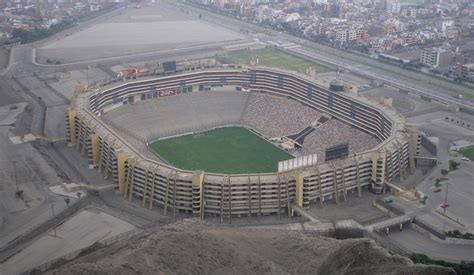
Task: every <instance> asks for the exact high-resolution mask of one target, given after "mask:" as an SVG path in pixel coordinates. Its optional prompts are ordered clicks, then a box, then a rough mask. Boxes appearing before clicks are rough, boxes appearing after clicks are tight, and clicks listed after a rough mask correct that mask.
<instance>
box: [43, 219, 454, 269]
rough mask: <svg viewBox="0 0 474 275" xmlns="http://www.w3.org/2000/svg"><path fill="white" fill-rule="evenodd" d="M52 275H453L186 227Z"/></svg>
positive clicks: (292, 235) (384, 257) (315, 242)
mask: <svg viewBox="0 0 474 275" xmlns="http://www.w3.org/2000/svg"><path fill="white" fill-rule="evenodd" d="M47 274H115V275H117V274H454V273H453V272H450V270H449V269H445V268H440V267H433V266H422V265H413V263H412V262H411V261H410V260H408V259H406V258H402V257H399V256H390V255H389V254H388V253H387V252H386V251H385V250H383V249H381V248H379V247H377V246H376V245H375V244H374V243H373V242H371V241H368V240H365V239H360V240H344V241H340V240H335V239H330V238H322V237H314V236H310V235H306V234H304V233H301V232H295V231H263V230H259V229H257V230H250V229H237V228H217V227H208V226H204V225H199V224H195V223H191V222H185V223H180V224H175V225H169V226H166V227H164V228H161V229H160V230H159V231H158V232H156V233H153V234H149V235H146V236H142V237H137V238H136V239H134V240H130V241H125V242H119V243H116V244H114V245H112V246H109V247H106V248H102V249H99V250H96V251H94V252H91V253H89V254H87V255H85V256H82V257H81V258H79V259H76V260H75V261H73V262H70V263H68V264H66V265H65V266H63V267H60V268H58V269H56V270H52V271H49V272H48V273H47Z"/></svg>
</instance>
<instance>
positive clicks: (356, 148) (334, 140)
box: [302, 119, 379, 161]
mask: <svg viewBox="0 0 474 275" xmlns="http://www.w3.org/2000/svg"><path fill="white" fill-rule="evenodd" d="M343 143H348V144H349V154H354V153H358V152H362V151H366V150H369V149H371V148H374V147H375V146H376V145H377V144H378V143H379V141H378V140H377V139H376V138H375V137H373V136H371V135H369V134H366V133H364V132H362V131H360V130H358V129H356V128H354V127H351V126H350V125H347V124H345V123H342V122H341V121H339V120H337V119H331V120H329V121H326V122H325V123H324V124H323V125H321V126H320V127H318V128H316V129H315V130H314V131H313V132H311V133H310V134H309V135H307V136H306V138H305V139H304V143H303V148H302V154H303V155H307V154H313V153H316V154H318V158H319V159H320V160H322V161H324V152H325V150H326V149H327V148H329V147H333V146H336V145H339V144H343Z"/></svg>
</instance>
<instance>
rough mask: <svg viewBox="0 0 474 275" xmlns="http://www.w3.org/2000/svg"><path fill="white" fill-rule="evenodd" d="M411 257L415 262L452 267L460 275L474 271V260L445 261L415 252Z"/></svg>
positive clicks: (466, 274)
mask: <svg viewBox="0 0 474 275" xmlns="http://www.w3.org/2000/svg"><path fill="white" fill-rule="evenodd" d="M410 259H411V260H412V261H413V262H414V263H415V264H426V265H429V264H434V265H440V266H446V267H451V268H452V269H454V271H456V274H458V275H470V274H473V273H474V262H461V263H460V264H456V263H450V262H445V261H441V260H433V259H431V258H430V257H428V256H426V255H425V254H418V253H414V254H412V255H411V256H410Z"/></svg>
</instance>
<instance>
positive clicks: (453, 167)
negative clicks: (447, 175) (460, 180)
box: [449, 159, 461, 172]
mask: <svg viewBox="0 0 474 275" xmlns="http://www.w3.org/2000/svg"><path fill="white" fill-rule="evenodd" d="M459 165H461V163H460V162H458V161H455V160H452V159H450V160H449V171H450V172H451V171H454V170H457V169H459Z"/></svg>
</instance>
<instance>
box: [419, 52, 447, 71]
mask: <svg viewBox="0 0 474 275" xmlns="http://www.w3.org/2000/svg"><path fill="white" fill-rule="evenodd" d="M451 60H452V53H451V52H450V51H448V50H446V49H440V48H426V49H423V50H422V51H421V57H420V62H421V64H423V65H425V66H428V67H430V68H439V67H446V66H448V65H449V64H450V63H451Z"/></svg>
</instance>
